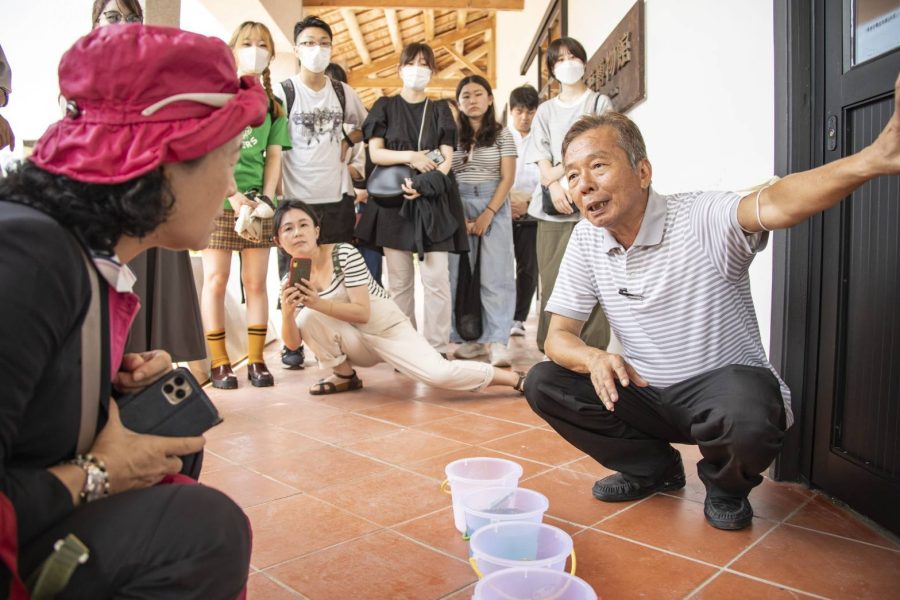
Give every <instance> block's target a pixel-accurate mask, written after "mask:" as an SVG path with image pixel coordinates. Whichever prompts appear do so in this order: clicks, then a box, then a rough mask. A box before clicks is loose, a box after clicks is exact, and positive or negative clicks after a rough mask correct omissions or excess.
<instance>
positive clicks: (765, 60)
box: [498, 0, 775, 348]
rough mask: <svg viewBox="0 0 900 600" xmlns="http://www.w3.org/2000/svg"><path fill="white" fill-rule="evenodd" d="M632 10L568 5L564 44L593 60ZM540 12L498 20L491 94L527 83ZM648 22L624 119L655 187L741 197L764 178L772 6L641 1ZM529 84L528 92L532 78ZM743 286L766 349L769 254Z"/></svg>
mask: <svg viewBox="0 0 900 600" xmlns="http://www.w3.org/2000/svg"><path fill="white" fill-rule="evenodd" d="M633 5H634V0H602V1H600V0H569V15H568V17H569V18H568V25H569V35H570V36H571V37H574V38H576V39H577V40H579V41H580V42H581V43H582V44H583V45H584V47H585V48H586V49H587V52H588V58H590V57H591V55H592V54H593V53H594V52H595V51H596V50H597V48H598V47H599V46H600V44H601V43H603V41H604V40H605V39H606V37H607V35H609V33H610V32H611V31H612V30H613V29H614V28H615V26H616V25H617V24H618V23H619V21H621V19H622V17H623V16H624V15H625V13H627V12H628V11H629V10H630V9H631V7H632V6H633ZM546 6H547V2H546V1H545V0H526V2H525V10H524V11H523V12H522V13H519V14H518V15H516V14H515V13H510V14H509V15H508V16H507V15H501V16H500V17H498V29H500V31H498V40H499V41H500V43H501V44H506V46H504V45H501V46H500V51H499V52H498V61H499V62H498V71H499V72H500V73H502V75H501V78H500V79H501V81H498V88H501V87H502V89H504V90H507V91H506V94H507V96H508V93H509V92H508V89H511V88H512V87H514V86H515V85H517V84H518V83H519V82H520V81H524V80H525V78H521V77H519V76H518V69H519V65H520V64H521V61H522V58H523V56H524V55H525V52H526V51H527V48H528V44H529V43H530V42H531V39H532V37H533V34H534V31H535V30H536V28H537V26H538V22H539V19H540V17H541V16H542V15H543V11H544V10H545V9H546ZM535 14H537V16H534V15H535ZM645 17H646V31H645V46H646V90H647V99H646V100H645V101H643V102H641V103H639V104H638V105H636V106H635V107H633V108H632V109H631V110H630V111H629V113H628V114H629V116H630V117H631V118H632V119H634V121H635V122H636V123H637V124H638V126H639V127H640V128H641V131H642V132H643V134H644V138H645V141H646V143H647V152H648V155H649V157H650V161H651V163H652V164H653V185H654V188H655V189H656V190H657V191H659V192H661V193H674V192H679V191H688V190H697V189H708V190H741V189H746V188H748V187H751V186H753V185H755V184H757V183H761V182H763V181H765V180H767V179H768V178H769V177H771V175H772V174H773V165H774V147H773V145H774V127H775V125H774V123H775V121H774V112H773V111H774V108H773V97H774V47H773V14H772V3H771V2H764V1H762V0H756V1H753V2H748V1H746V0H677V1H675V0H645ZM532 69H534V67H532ZM511 74H513V76H511ZM527 81H528V82H529V83H535V82H536V77H535V76H533V75H532V76H531V77H530V78H529V79H528V80H527ZM507 86H508V87H507ZM501 106H502V103H501ZM750 277H751V282H752V288H753V298H754V302H755V304H756V311H757V317H758V320H759V325H760V332H761V334H762V339H763V343H764V345H765V346H766V348H768V346H769V327H770V316H771V290H772V252H771V248H769V249H767V250H766V251H765V252H763V253H762V254H761V255H760V256H759V257H757V259H756V260H755V261H754V264H753V266H752V267H751V269H750Z"/></svg>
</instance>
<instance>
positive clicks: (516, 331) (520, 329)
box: [509, 321, 525, 337]
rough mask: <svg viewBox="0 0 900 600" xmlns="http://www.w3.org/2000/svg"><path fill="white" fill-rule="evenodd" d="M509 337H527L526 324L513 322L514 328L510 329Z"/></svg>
mask: <svg viewBox="0 0 900 600" xmlns="http://www.w3.org/2000/svg"><path fill="white" fill-rule="evenodd" d="M509 335H511V336H515V337H522V336H524V335H525V323H523V322H522V321H513V324H512V327H510V328H509Z"/></svg>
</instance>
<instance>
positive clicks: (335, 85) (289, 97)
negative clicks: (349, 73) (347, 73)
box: [281, 77, 347, 122]
mask: <svg viewBox="0 0 900 600" xmlns="http://www.w3.org/2000/svg"><path fill="white" fill-rule="evenodd" d="M328 81H330V82H331V87H332V89H333V90H334V93H335V95H337V98H338V102H340V104H341V113H342V114H343V117H344V122H346V121H347V97H346V95H345V94H344V84H342V83H341V82H340V81H338V80H337V79H332V78H331V77H329V78H328ZM281 89H282V90H283V91H284V104H285V108H286V109H287V114H288V115H290V114H291V109H292V108H293V107H294V100H295V99H296V97H297V90H296V89H294V82H293V81H291V80H290V79H285V80H284V81H282V82H281Z"/></svg>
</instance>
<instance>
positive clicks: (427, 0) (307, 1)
mask: <svg viewBox="0 0 900 600" xmlns="http://www.w3.org/2000/svg"><path fill="white" fill-rule="evenodd" d="M314 7H325V8H378V9H384V8H400V9H403V8H414V9H420V10H421V9H423V8H436V9H438V10H461V9H468V10H522V9H523V8H525V0H303V8H314Z"/></svg>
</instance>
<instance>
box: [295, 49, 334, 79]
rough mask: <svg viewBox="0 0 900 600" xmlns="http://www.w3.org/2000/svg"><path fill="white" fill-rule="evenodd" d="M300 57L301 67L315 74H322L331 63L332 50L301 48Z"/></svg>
mask: <svg viewBox="0 0 900 600" xmlns="http://www.w3.org/2000/svg"><path fill="white" fill-rule="evenodd" d="M298 51H299V53H298V56H299V57H300V65H301V66H302V67H303V68H305V69H307V70H309V71H312V72H313V73H322V72H323V71H325V67H327V66H328V63H330V62H331V48H323V47H322V46H313V47H312V48H306V47H305V46H300V47H299V49H298Z"/></svg>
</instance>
